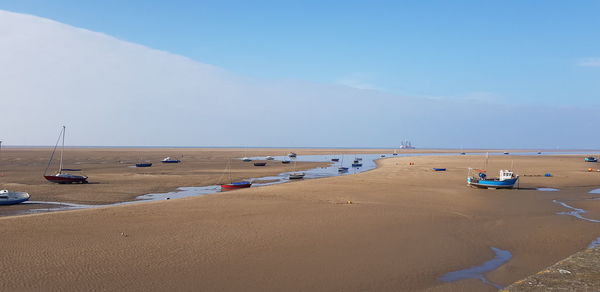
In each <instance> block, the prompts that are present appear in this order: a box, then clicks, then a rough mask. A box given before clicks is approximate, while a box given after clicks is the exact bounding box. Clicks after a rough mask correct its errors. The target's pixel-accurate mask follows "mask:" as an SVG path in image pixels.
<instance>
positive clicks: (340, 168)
mask: <svg viewBox="0 0 600 292" xmlns="http://www.w3.org/2000/svg"><path fill="white" fill-rule="evenodd" d="M343 165H344V155H342V161H340V166H339V167H338V172H346V171H348V168H347V167H344V166H343Z"/></svg>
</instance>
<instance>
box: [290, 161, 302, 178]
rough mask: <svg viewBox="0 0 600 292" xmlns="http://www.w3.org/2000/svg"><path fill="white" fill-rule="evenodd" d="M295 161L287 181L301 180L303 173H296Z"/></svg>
mask: <svg viewBox="0 0 600 292" xmlns="http://www.w3.org/2000/svg"><path fill="white" fill-rule="evenodd" d="M296 162H297V161H296V160H294V171H293V172H291V173H290V174H289V175H288V178H289V179H303V178H304V175H305V173H304V172H296Z"/></svg>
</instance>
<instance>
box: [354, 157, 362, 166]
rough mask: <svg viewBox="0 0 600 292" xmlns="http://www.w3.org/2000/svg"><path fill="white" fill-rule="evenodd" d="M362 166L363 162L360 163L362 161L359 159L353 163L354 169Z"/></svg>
mask: <svg viewBox="0 0 600 292" xmlns="http://www.w3.org/2000/svg"><path fill="white" fill-rule="evenodd" d="M361 166H362V162H360V160H358V159H354V161H353V162H352V167H361Z"/></svg>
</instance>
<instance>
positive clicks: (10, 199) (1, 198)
mask: <svg viewBox="0 0 600 292" xmlns="http://www.w3.org/2000/svg"><path fill="white" fill-rule="evenodd" d="M1 151H2V141H0V152H1ZM27 200H29V194H28V193H25V192H11V191H9V190H0V205H14V204H19V203H23V202H25V201H27Z"/></svg>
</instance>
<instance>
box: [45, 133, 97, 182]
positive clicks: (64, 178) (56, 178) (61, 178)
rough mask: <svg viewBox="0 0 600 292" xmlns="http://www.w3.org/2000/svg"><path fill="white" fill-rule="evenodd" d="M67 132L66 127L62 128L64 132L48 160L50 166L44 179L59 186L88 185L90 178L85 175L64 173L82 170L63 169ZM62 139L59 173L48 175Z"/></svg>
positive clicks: (59, 135)
mask: <svg viewBox="0 0 600 292" xmlns="http://www.w3.org/2000/svg"><path fill="white" fill-rule="evenodd" d="M65 131H66V127H65V126H62V130H61V131H60V134H58V140H57V141H56V145H54V149H53V150H52V155H50V160H48V166H46V170H44V178H45V179H46V180H48V181H49V182H53V183H58V184H72V183H81V184H87V183H88V181H87V179H88V177H87V176H85V175H76V174H70V173H66V172H64V171H81V169H70V168H63V154H64V152H65ZM61 138H62V147H61V149H60V164H59V167H58V172H57V173H56V174H55V175H47V174H46V173H47V172H48V168H50V164H52V158H54V154H55V153H56V148H58V143H60V140H61Z"/></svg>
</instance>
